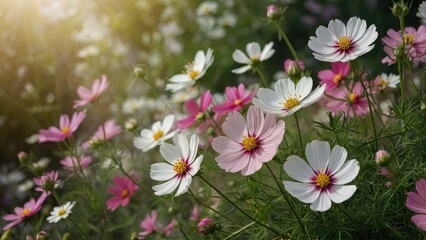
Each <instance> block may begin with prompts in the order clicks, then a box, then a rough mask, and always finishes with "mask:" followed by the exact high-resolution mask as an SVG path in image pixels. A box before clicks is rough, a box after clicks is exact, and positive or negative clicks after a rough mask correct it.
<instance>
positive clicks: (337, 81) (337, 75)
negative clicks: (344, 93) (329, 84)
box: [333, 74, 343, 84]
mask: <svg viewBox="0 0 426 240" xmlns="http://www.w3.org/2000/svg"><path fill="white" fill-rule="evenodd" d="M342 79H343V78H342V75H341V74H336V75H334V77H333V83H334V84H338V83H339V82H340V81H341V80H342Z"/></svg>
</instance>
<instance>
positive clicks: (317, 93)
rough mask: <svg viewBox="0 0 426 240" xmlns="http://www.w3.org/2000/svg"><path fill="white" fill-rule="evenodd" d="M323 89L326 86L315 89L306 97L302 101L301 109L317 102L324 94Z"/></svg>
mask: <svg viewBox="0 0 426 240" xmlns="http://www.w3.org/2000/svg"><path fill="white" fill-rule="evenodd" d="M325 87H326V84H324V85H322V86H318V87H317V88H315V90H314V91H313V92H312V93H311V94H310V95H309V96H308V97H306V98H305V99H303V100H302V102H301V105H303V107H307V106H309V105H311V104H314V103H316V102H318V101H319V100H320V99H321V98H322V96H323V94H324V91H325Z"/></svg>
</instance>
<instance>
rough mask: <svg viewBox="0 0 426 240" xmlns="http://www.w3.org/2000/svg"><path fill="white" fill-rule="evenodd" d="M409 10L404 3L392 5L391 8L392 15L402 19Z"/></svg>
mask: <svg viewBox="0 0 426 240" xmlns="http://www.w3.org/2000/svg"><path fill="white" fill-rule="evenodd" d="M409 10H410V9H409V8H408V6H407V4H405V3H404V2H397V3H394V4H393V6H392V14H393V15H394V16H396V17H404V16H406V15H407V14H408V12H409Z"/></svg>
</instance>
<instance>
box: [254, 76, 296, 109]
mask: <svg viewBox="0 0 426 240" xmlns="http://www.w3.org/2000/svg"><path fill="white" fill-rule="evenodd" d="M274 88H275V92H276V94H277V95H278V97H279V100H281V99H283V100H287V99H288V98H290V97H293V95H294V93H295V91H296V88H295V86H294V83H293V81H292V80H291V79H290V78H285V79H279V80H278V81H277V83H275V86H274ZM257 95H258V96H259V94H257ZM276 104H278V102H277V103H276Z"/></svg>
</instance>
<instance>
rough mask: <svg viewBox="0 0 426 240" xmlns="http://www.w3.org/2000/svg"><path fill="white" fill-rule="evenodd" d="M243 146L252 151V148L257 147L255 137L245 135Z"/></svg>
mask: <svg viewBox="0 0 426 240" xmlns="http://www.w3.org/2000/svg"><path fill="white" fill-rule="evenodd" d="M242 143H243V147H244V149H245V150H247V151H252V150H253V149H255V148H256V147H257V142H256V138H255V137H247V136H245V137H244V138H243V142H242Z"/></svg>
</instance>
